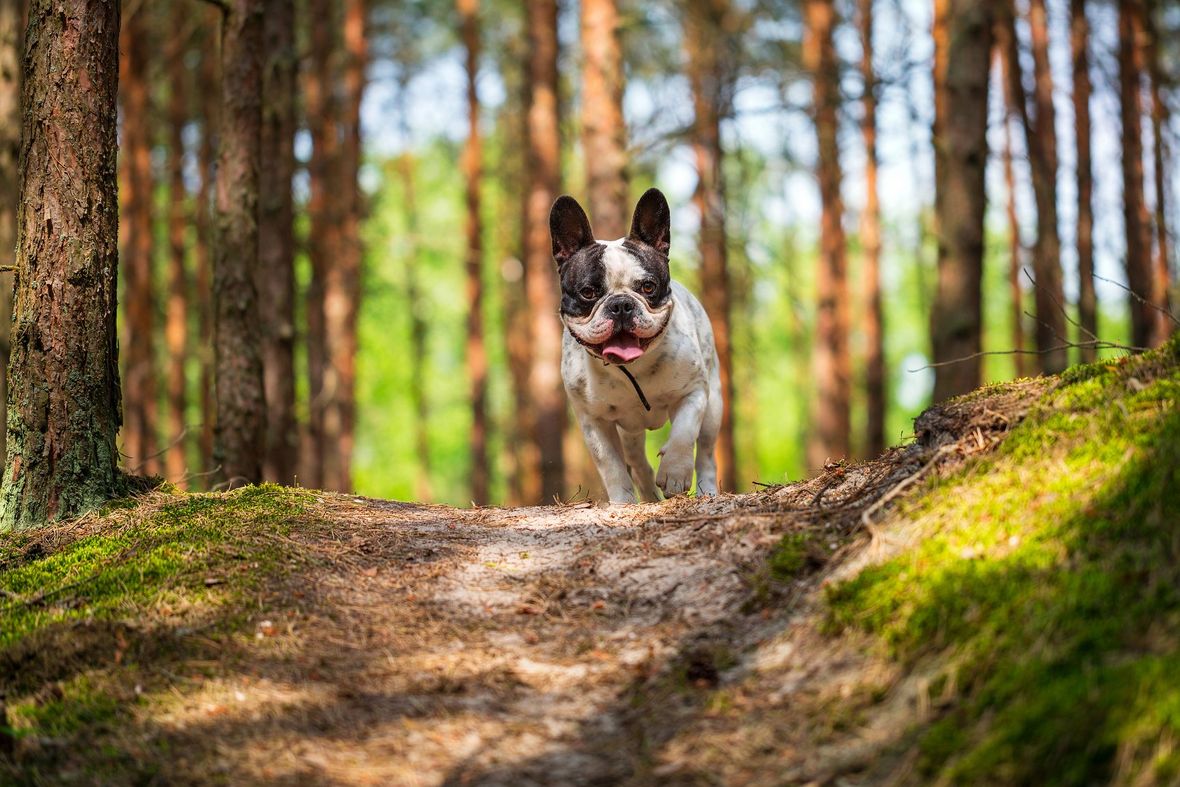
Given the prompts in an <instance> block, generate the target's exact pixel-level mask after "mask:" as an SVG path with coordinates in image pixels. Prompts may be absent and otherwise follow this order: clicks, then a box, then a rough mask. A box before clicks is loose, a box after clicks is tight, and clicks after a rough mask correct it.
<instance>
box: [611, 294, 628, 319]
mask: <svg viewBox="0 0 1180 787" xmlns="http://www.w3.org/2000/svg"><path fill="white" fill-rule="evenodd" d="M634 311H635V301H633V300H631V299H630V298H628V297H627V296H626V295H616V296H615V297H613V298H611V299H610V300H609V301H607V302H606V313H607V314H609V315H610V316H612V317H616V318H626V317H630V316H631V314H632V313H633V312H634Z"/></svg>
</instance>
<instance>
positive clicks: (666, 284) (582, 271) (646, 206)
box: [549, 189, 673, 364]
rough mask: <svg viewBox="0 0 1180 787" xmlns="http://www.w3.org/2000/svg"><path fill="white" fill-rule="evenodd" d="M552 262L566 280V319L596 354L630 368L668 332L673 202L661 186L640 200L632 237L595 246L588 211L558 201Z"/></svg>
mask: <svg viewBox="0 0 1180 787" xmlns="http://www.w3.org/2000/svg"><path fill="white" fill-rule="evenodd" d="M549 233H550V235H551V236H552V239H553V258H554V259H555V260H556V261H557V273H558V276H559V277H560V279H561V319H562V321H563V322H564V323H565V325H566V327H567V328H568V329H569V331H570V333H571V334H572V335H573V337H574V338H575V339H577V340H578V342H579V343H581V345H582V346H583V347H585V348H586V350H587V351H588V352H590V354H592V355H594V356H596V357H598V358H601V359H603V360H604V361H606V362H608V363H617V364H626V363H630V362H632V361H634V360H635V359H637V358H639V357H640V356H642V355H643V354H644V353H645V352H646V351H647V350H648V348H649V347H650V346H651V345H652V343H653V342H655V341H656V340H657V339H658V338H659V337H660V336H661V335H662V334H663V332H664V329H665V328H666V327H668V320H669V319H670V318H671V316H672V304H673V300H672V289H671V284H672V277H671V274H670V272H669V270H668V245H669V244H668V240H669V233H670V226H669V215H668V201H667V200H666V199H664V195H663V194H661V193H660V192H659V190H657V189H648V191H647V192H646V193H645V194H644V195H643V196H642V197H640V198H639V204H637V205H636V206H635V215H634V217H633V218H632V219H631V232H630V234H629V235H628V236H627V237H626V238H621V239H619V240H616V241H596V240H594V234H593V232H592V230H591V229H590V220H589V219H587V218H586V212H585V211H584V210H582V206H581V205H579V204H578V202H577V200H575V199H574V198H573V197H559V198H558V199H557V202H555V203H553V210H552V211H551V212H550V213H549Z"/></svg>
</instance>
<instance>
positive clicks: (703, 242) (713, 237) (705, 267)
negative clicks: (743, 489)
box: [685, 0, 737, 492]
mask: <svg viewBox="0 0 1180 787" xmlns="http://www.w3.org/2000/svg"><path fill="white" fill-rule="evenodd" d="M730 13H732V9H731V8H730V5H729V2H728V0H708V1H707V2H699V3H696V2H694V3H691V4H689V6H688V8H687V9H686V15H685V47H686V49H687V53H686V54H687V55H688V80H689V87H690V89H691V91H692V104H693V126H692V149H693V157H694V158H695V160H696V169H697V186H696V191H695V192H694V193H693V202H694V203H695V204H696V206H697V211H698V213H699V215H700V237H699V239H698V247H699V250H700V257H701V268H700V271H701V304H702V305H703V306H704V307H705V311H706V312H708V314H709V320H710V322H711V323H712V325H713V338H714V341H715V342H716V344H717V358H718V361H719V363H720V367H721V395H722V399H723V408H722V416H721V432H720V434H719V436H718V439H717V480H718V484H719V486H720V487H721V490H722V491H726V492H732V491H737V457H736V452H735V446H734V439H733V428H734V427H733V353H732V351H731V348H730V323H731V319H730V281H729V266H728V264H727V260H726V232H725V179H724V174H723V172H722V161H723V157H724V151H723V150H722V147H721V118H722V115H723V113H724V112H726V111H727V109H728V105H729V94H730V92H731V91H732V88H733V85H732V74H731V73H730V72H729V66H728V64H727V63H725V62H724V60H723V58H724V54H725V50H726V49H727V41H726V37H727V35H728V33H729V31H727V30H726V25H727V24H728V19H727V17H728V15H729V14H730Z"/></svg>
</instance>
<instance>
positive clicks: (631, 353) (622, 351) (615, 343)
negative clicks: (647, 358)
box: [602, 331, 643, 363]
mask: <svg viewBox="0 0 1180 787" xmlns="http://www.w3.org/2000/svg"><path fill="white" fill-rule="evenodd" d="M602 355H603V357H604V358H606V359H607V360H608V361H615V362H616V363H630V362H631V361H634V360H635V359H636V358H638V357H639V356H641V355H643V348H642V347H640V346H639V339H638V337H636V336H635V335H634V334H630V333H627V332H625V331H624V332H623V333H616V334H615V335H614V336H612V337H611V338H610V339H608V340H607V342H606V344H604V345H603V346H602Z"/></svg>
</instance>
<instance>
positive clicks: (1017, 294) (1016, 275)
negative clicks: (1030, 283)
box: [1004, 107, 1026, 377]
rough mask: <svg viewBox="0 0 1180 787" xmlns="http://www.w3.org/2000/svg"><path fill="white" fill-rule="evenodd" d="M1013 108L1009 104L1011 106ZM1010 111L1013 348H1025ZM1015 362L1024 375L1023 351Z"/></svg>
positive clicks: (1007, 159)
mask: <svg viewBox="0 0 1180 787" xmlns="http://www.w3.org/2000/svg"><path fill="white" fill-rule="evenodd" d="M1009 109H1010V107H1009ZM1010 115H1011V112H1010V111H1006V112H1005V113H1004V188H1005V192H1006V196H1007V203H1006V206H1005V207H1006V209H1007V218H1008V292H1009V293H1010V297H1011V300H1012V349H1014V350H1021V351H1023V350H1024V305H1023V301H1024V292H1023V290H1022V289H1021V283H1020V271H1021V270H1022V269H1023V267H1024V264H1023V258H1024V244H1022V243H1021V242H1020V219H1019V217H1018V215H1017V212H1016V173H1015V172H1014V171H1013V169H1012V118H1011V116H1010ZM1012 359H1013V362H1014V363H1015V365H1016V376H1017V377H1024V376H1025V374H1026V371H1025V362H1024V353H1023V352H1017V353H1016V354H1015V355H1013V356H1012Z"/></svg>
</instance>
